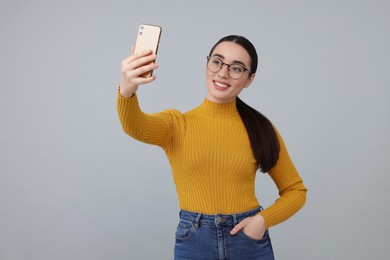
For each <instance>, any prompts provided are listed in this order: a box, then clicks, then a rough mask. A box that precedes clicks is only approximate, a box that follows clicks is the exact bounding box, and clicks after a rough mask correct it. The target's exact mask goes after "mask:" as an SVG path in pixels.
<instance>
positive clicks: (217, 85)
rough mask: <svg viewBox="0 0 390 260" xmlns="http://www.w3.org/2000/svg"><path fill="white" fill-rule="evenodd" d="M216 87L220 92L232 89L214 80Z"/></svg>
mask: <svg viewBox="0 0 390 260" xmlns="http://www.w3.org/2000/svg"><path fill="white" fill-rule="evenodd" d="M214 87H215V88H216V89H218V90H226V89H228V88H229V87H230V85H228V84H225V83H222V82H221V81H215V80H214Z"/></svg>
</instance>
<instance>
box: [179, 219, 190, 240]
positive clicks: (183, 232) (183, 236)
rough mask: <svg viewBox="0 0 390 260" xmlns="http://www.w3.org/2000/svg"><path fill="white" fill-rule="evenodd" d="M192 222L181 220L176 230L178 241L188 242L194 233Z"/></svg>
mask: <svg viewBox="0 0 390 260" xmlns="http://www.w3.org/2000/svg"><path fill="white" fill-rule="evenodd" d="M192 229H193V227H192V222H191V221H189V220H185V219H180V221H179V224H178V225H177V228H176V234H175V236H176V239H178V240H187V239H188V238H189V237H190V236H191V233H192Z"/></svg>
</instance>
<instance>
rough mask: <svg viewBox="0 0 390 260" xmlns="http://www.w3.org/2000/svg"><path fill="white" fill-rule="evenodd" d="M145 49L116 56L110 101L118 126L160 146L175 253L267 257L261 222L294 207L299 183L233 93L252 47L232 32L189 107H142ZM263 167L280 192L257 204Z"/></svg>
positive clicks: (276, 140)
mask: <svg viewBox="0 0 390 260" xmlns="http://www.w3.org/2000/svg"><path fill="white" fill-rule="evenodd" d="M155 58H156V57H155V55H153V54H152V53H151V51H145V52H142V53H138V54H133V55H131V56H130V57H128V58H127V59H125V60H124V61H123V62H122V77H121V81H120V87H119V93H118V98H117V109H118V114H119V118H120V121H121V123H122V126H123V129H124V131H125V132H126V133H127V134H129V135H130V136H132V137H133V138H136V139H138V140H140V141H142V142H145V143H150V144H155V145H158V146H160V147H161V148H163V149H164V151H165V153H166V155H167V157H168V159H169V162H170V165H171V168H172V174H173V177H174V181H175V185H176V190H177V194H178V198H179V204H180V208H181V211H180V221H179V224H178V227H177V230H176V243H175V250H174V255H175V259H177V260H179V259H197V260H198V259H201V260H208V259H240V260H242V259H245V260H249V259H256V260H257V259H274V255H273V249H272V246H271V241H270V237H269V233H268V229H269V228H270V227H272V226H274V225H277V224H279V223H281V222H282V221H285V220H286V219H288V218H289V217H291V216H292V215H293V214H294V213H296V212H297V211H298V210H299V209H300V208H301V207H302V206H303V205H304V203H305V201H306V188H305V186H304V184H303V181H302V179H301V178H300V176H299V174H298V172H297V170H296V169H295V167H294V164H293V162H292V161H291V159H290V157H289V155H288V152H287V149H286V147H285V144H284V142H283V140H282V137H281V136H280V134H279V133H278V131H277V130H276V128H275V127H274V126H273V125H272V124H271V122H270V121H269V120H268V119H267V118H266V117H264V116H263V115H262V114H260V113H259V112H257V111H256V110H255V109H253V108H252V107H250V106H248V105H247V104H245V103H244V102H243V101H242V100H241V99H239V98H238V95H239V94H240V92H241V91H242V90H243V89H244V88H247V87H249V85H250V84H251V83H252V82H253V80H254V78H255V73H256V69H257V63H258V58H257V53H256V50H255V48H254V46H253V45H252V43H251V42H250V41H248V40H247V39H246V38H244V37H242V36H237V35H231V36H226V37H224V38H222V39H221V40H219V41H218V42H217V43H216V44H215V45H214V47H213V48H212V49H211V51H210V54H209V56H208V57H207V65H206V86H207V95H206V97H205V99H204V101H203V102H202V103H201V104H200V105H199V106H198V107H196V108H195V109H193V110H191V111H189V112H186V113H181V112H179V111H177V110H166V111H163V112H161V113H155V114H145V113H143V112H142V110H141V109H140V107H139V104H138V100H137V95H136V94H135V92H136V90H137V88H138V86H139V85H141V84H146V83H149V82H152V81H154V80H155V76H153V77H150V78H142V77H140V76H139V75H141V74H143V73H144V72H147V71H150V70H153V69H156V68H157V67H158V65H157V64H149V63H150V62H151V61H153V60H155ZM257 170H259V171H262V172H264V173H265V172H268V174H269V175H270V176H271V178H272V179H273V181H274V182H275V184H276V186H277V188H278V189H279V194H280V198H279V199H278V200H276V202H275V203H274V204H273V205H271V206H270V207H268V208H266V209H262V207H261V206H260V205H259V202H258V200H257V198H256V196H255V185H254V184H255V176H256V171H257Z"/></svg>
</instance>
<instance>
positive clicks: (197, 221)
mask: <svg viewBox="0 0 390 260" xmlns="http://www.w3.org/2000/svg"><path fill="white" fill-rule="evenodd" d="M201 216H202V214H201V213H198V215H197V216H196V219H195V223H194V227H195V229H198V228H199V220H200V217H201Z"/></svg>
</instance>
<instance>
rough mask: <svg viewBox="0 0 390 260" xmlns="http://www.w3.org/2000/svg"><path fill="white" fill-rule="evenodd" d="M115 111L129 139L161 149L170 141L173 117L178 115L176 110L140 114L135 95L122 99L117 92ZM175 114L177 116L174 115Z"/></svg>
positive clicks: (173, 123) (173, 122)
mask: <svg viewBox="0 0 390 260" xmlns="http://www.w3.org/2000/svg"><path fill="white" fill-rule="evenodd" d="M117 111H118V116H119V120H120V122H121V124H122V128H123V130H124V131H125V133H127V134H128V135H130V136H131V137H133V138H135V139H137V140H139V141H142V142H145V143H148V144H154V145H158V146H161V147H166V146H167V145H168V144H169V143H170V142H171V140H172V135H173V129H174V125H175V122H176V121H177V120H175V117H177V115H180V113H179V112H178V111H176V110H170V111H165V112H161V113H155V114H150V115H149V114H146V113H144V112H142V110H141V109H140V107H139V104H138V98H137V95H136V94H134V95H133V96H132V97H131V98H124V97H122V96H121V94H120V92H118V97H117ZM176 114H177V115H176Z"/></svg>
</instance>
